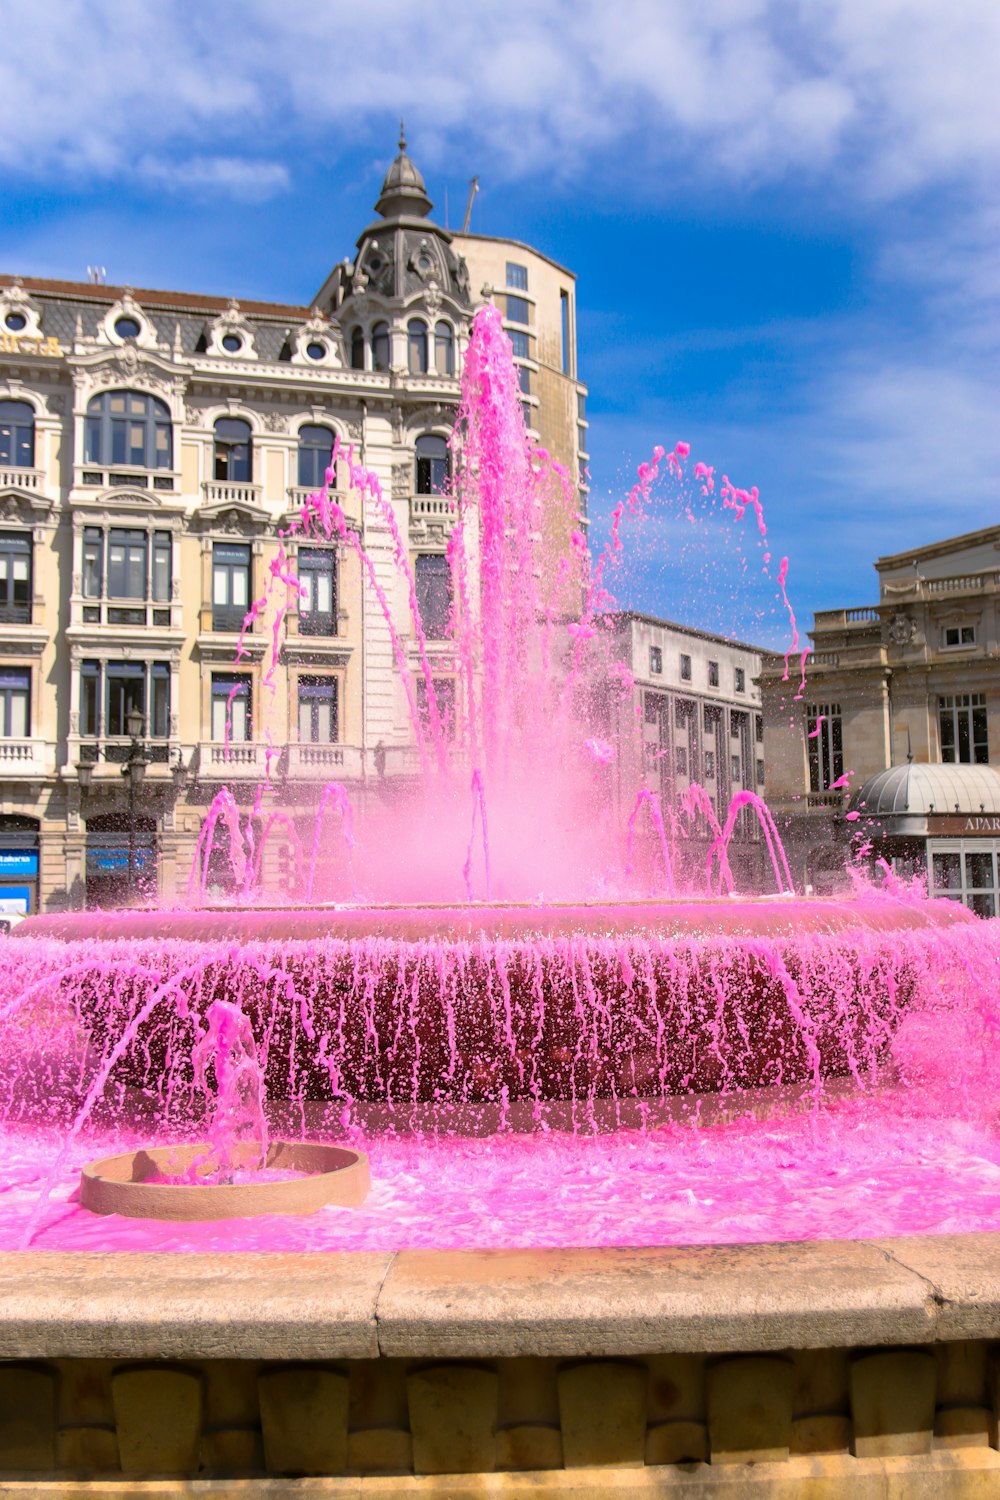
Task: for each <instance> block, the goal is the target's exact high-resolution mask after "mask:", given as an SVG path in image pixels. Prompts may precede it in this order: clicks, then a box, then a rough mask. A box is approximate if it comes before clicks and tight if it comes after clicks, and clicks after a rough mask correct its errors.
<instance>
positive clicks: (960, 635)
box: [941, 625, 976, 650]
mask: <svg viewBox="0 0 1000 1500" xmlns="http://www.w3.org/2000/svg"><path fill="white" fill-rule="evenodd" d="M941 644H942V645H943V646H944V648H945V650H954V649H955V647H956V646H974V645H975V644H976V627H975V625H946V626H945V627H944V629H943V630H942V632H941Z"/></svg>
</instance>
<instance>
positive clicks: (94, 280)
mask: <svg viewBox="0 0 1000 1500" xmlns="http://www.w3.org/2000/svg"><path fill="white" fill-rule="evenodd" d="M107 279H108V268H107V266H88V267H87V280H88V281H89V282H90V284H91V286H104V285H105V284H106V283H107Z"/></svg>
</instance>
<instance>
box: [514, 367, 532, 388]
mask: <svg viewBox="0 0 1000 1500" xmlns="http://www.w3.org/2000/svg"><path fill="white" fill-rule="evenodd" d="M517 383H518V385H519V386H520V388H521V394H522V395H524V396H530V395H531V371H530V370H529V369H528V367H527V365H518V367H517Z"/></svg>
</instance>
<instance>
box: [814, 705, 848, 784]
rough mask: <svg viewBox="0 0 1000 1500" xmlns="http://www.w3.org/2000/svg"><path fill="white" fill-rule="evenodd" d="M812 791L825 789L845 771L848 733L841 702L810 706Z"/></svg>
mask: <svg viewBox="0 0 1000 1500" xmlns="http://www.w3.org/2000/svg"><path fill="white" fill-rule="evenodd" d="M806 749H807V752H808V756H809V790H810V791H811V792H816V793H819V792H825V791H828V790H829V788H830V786H831V785H832V784H833V782H835V781H839V780H840V778H841V777H842V776H843V774H844V736H843V725H842V721H841V717H840V704H839V703H810V704H809V705H808V707H807V708H806Z"/></svg>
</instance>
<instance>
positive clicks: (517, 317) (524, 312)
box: [507, 297, 531, 323]
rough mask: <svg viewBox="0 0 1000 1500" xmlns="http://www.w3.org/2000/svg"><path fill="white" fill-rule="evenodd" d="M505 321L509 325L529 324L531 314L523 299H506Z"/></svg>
mask: <svg viewBox="0 0 1000 1500" xmlns="http://www.w3.org/2000/svg"><path fill="white" fill-rule="evenodd" d="M507 321H508V322H509V323H530V322H531V314H530V312H529V309H528V304H527V301H526V300H525V298H524V297H508V298H507Z"/></svg>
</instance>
